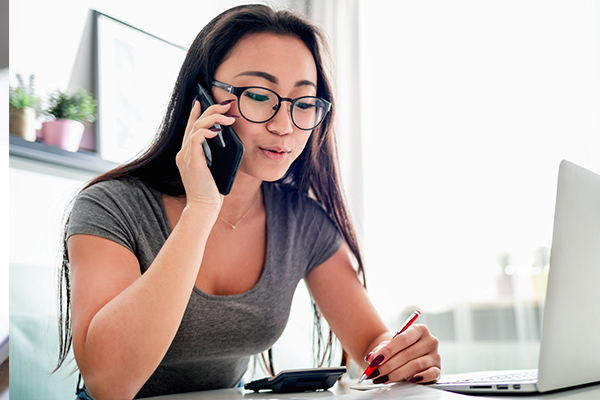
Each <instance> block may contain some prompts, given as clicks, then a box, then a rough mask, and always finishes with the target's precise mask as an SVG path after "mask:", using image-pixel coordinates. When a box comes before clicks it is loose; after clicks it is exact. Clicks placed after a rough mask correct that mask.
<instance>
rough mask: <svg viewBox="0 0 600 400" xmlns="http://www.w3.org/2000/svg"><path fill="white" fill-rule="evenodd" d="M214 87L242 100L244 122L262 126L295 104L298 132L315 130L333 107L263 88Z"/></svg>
mask: <svg viewBox="0 0 600 400" xmlns="http://www.w3.org/2000/svg"><path fill="white" fill-rule="evenodd" d="M212 84H213V86H215V87H218V88H219V89H223V90H225V91H226V92H228V93H231V94H233V95H235V96H236V97H237V98H238V109H239V111H240V114H241V116H242V117H244V119H246V120H248V121H250V122H254V123H256V124H262V123H264V122H267V121H270V120H271V119H272V118H273V117H275V115H276V114H277V111H279V109H280V108H281V103H282V102H283V101H288V102H290V103H291V106H290V115H291V117H292V122H293V123H294V125H295V126H296V127H297V128H298V129H302V130H304V131H309V130H311V129H315V128H316V127H317V126H319V124H320V123H321V122H323V120H324V119H325V116H326V115H327V113H328V112H329V111H330V110H331V103H330V102H328V101H327V100H325V99H322V98H320V97H315V96H302V97H298V98H296V99H291V98H289V97H281V96H280V95H278V94H277V93H275V92H274V91H272V90H271V89H267V88H264V87H260V86H245V87H235V86H231V85H228V84H226V83H223V82H219V81H213V82H212Z"/></svg>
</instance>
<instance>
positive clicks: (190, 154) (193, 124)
mask: <svg viewBox="0 0 600 400" xmlns="http://www.w3.org/2000/svg"><path fill="white" fill-rule="evenodd" d="M230 106H231V104H215V105H212V106H210V107H209V108H208V109H207V110H206V111H205V112H204V113H202V112H201V109H200V102H199V101H198V100H194V106H193V107H192V111H191V112H190V117H189V119H188V122H187V125H186V127H185V134H184V136H183V142H182V145H181V150H180V151H179V153H177V157H176V163H177V168H179V173H180V174H181V179H182V181H183V186H184V187H185V193H186V206H194V205H200V206H203V207H206V206H208V207H214V208H215V215H216V214H218V212H219V210H220V208H221V204H222V203H223V196H222V195H221V194H220V193H219V190H218V189H217V185H216V184H215V180H214V179H213V177H212V175H211V173H210V170H209V169H208V165H207V164H206V158H205V156H204V150H203V148H202V142H204V140H206V139H207V138H213V137H215V136H217V134H218V132H216V131H214V130H213V129H212V128H213V126H214V125H215V124H220V125H231V124H233V123H234V122H235V118H234V117H228V116H226V115H224V113H226V112H227V111H228V110H229V108H230Z"/></svg>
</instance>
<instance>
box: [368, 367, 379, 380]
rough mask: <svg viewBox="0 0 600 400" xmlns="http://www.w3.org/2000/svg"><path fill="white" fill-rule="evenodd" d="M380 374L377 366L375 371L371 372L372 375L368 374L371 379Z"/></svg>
mask: <svg viewBox="0 0 600 400" xmlns="http://www.w3.org/2000/svg"><path fill="white" fill-rule="evenodd" d="M378 376H379V368H376V369H375V371H373V372H371V375H369V376H368V378H369V379H373V378H377V377H378Z"/></svg>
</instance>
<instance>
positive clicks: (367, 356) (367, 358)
mask: <svg viewBox="0 0 600 400" xmlns="http://www.w3.org/2000/svg"><path fill="white" fill-rule="evenodd" d="M371 354H373V352H370V353H369V354H367V355H366V356H365V361H367V360H369V357H371Z"/></svg>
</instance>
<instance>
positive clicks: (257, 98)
mask: <svg viewBox="0 0 600 400" xmlns="http://www.w3.org/2000/svg"><path fill="white" fill-rule="evenodd" d="M244 96H246V97H248V98H249V99H251V100H254V101H259V102H263V101H268V100H269V96H267V95H264V94H260V93H255V92H250V91H245V92H244Z"/></svg>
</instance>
